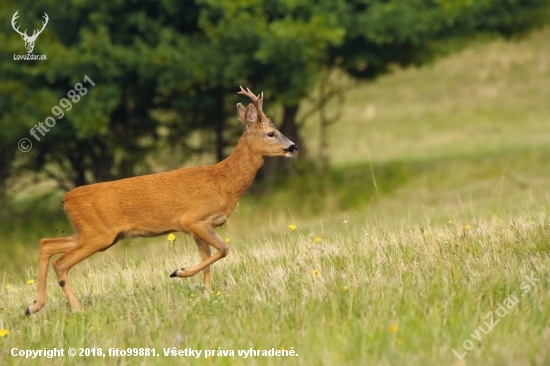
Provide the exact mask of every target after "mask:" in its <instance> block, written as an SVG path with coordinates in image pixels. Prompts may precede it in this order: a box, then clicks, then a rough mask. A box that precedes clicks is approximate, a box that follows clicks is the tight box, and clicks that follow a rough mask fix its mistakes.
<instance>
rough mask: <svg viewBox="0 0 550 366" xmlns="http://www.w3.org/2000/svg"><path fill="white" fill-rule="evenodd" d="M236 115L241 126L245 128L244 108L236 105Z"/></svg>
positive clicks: (238, 104)
mask: <svg viewBox="0 0 550 366" xmlns="http://www.w3.org/2000/svg"><path fill="white" fill-rule="evenodd" d="M237 114H238V115H239V119H240V120H241V122H242V123H243V125H245V126H246V108H245V107H244V106H243V105H242V104H241V103H237Z"/></svg>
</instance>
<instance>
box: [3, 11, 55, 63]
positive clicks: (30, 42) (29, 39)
mask: <svg viewBox="0 0 550 366" xmlns="http://www.w3.org/2000/svg"><path fill="white" fill-rule="evenodd" d="M18 12H19V10H17V11H16V12H15V14H13V17H12V18H11V26H12V27H13V30H15V31H16V32H17V33H19V34H20V35H21V38H23V41H25V48H26V49H27V53H31V52H32V50H33V49H34V42H36V38H38V35H39V34H40V33H42V31H43V30H44V28H46V24H48V19H49V18H48V14H46V13H44V20H45V22H42V29H40V30H38V29H35V30H34V32H33V33H32V36H28V35H27V30H26V29H25V31H24V32H20V31H19V27H17V28H15V20H16V19H17V18H18V17H19V15H17V13H18Z"/></svg>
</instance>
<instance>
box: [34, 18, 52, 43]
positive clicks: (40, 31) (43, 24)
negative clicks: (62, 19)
mask: <svg viewBox="0 0 550 366" xmlns="http://www.w3.org/2000/svg"><path fill="white" fill-rule="evenodd" d="M43 18H44V19H45V20H46V22H45V23H44V22H42V29H40V30H39V31H38V33H36V31H37V30H36V29H35V30H34V32H33V33H32V36H31V38H32V37H38V35H39V34H40V33H42V31H43V30H44V28H46V24H48V20H49V19H50V18H48V14H46V13H44V16H43ZM35 33H36V36H35V35H34V34H35Z"/></svg>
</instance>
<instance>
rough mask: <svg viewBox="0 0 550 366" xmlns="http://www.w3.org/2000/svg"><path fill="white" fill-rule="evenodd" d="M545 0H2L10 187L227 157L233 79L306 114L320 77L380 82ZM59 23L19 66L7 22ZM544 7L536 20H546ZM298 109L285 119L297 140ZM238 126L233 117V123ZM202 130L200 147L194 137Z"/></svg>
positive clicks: (518, 19)
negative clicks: (78, 89) (162, 152)
mask: <svg viewBox="0 0 550 366" xmlns="http://www.w3.org/2000/svg"><path fill="white" fill-rule="evenodd" d="M544 4H545V2H544V1H543V0H523V1H518V0H491V1H475V2H473V1H459V2H450V1H443V0H441V1H435V2H434V1H429V0H416V1H397V0H395V1H374V0H364V1H343V0H340V1H329V0H326V1H310V0H303V1H286V0H279V1H252V0H250V1H244V0H243V1H233V0H198V1H196V2H194V1H183V2H181V1H170V0H165V1H161V2H148V3H139V4H138V3H134V2H128V1H116V2H101V3H85V2H81V1H77V0H74V1H72V2H71V5H70V6H68V7H65V8H59V7H55V8H52V7H51V3H50V2H48V1H45V0H40V1H28V0H27V1H22V2H19V3H18V4H17V6H16V5H15V4H14V3H12V2H11V1H7V0H5V1H4V2H3V6H2V8H1V10H0V22H1V24H2V26H1V27H0V42H1V43H2V44H3V45H4V47H3V49H2V51H1V52H2V54H3V55H4V56H5V57H2V58H1V61H0V77H1V78H2V85H1V86H0V95H1V96H2V97H1V98H0V128H1V129H2V131H3V132H2V134H1V136H0V154H1V156H0V157H1V158H2V161H3V165H2V168H1V169H0V181H1V182H4V181H5V179H6V178H7V177H8V176H10V175H14V176H17V175H18V174H19V173H20V172H21V171H23V170H30V171H34V172H41V173H42V174H43V175H46V176H48V177H53V178H55V179H56V180H57V181H58V183H59V184H61V185H62V186H63V187H65V188H69V187H71V186H74V185H80V184H84V183H86V182H93V181H102V180H109V179H114V178H120V177H124V176H128V175H134V174H139V173H145V172H149V171H152V170H155V167H154V166H153V163H152V161H154V160H151V159H148V158H150V157H152V156H155V153H156V152H157V151H159V149H174V150H173V151H175V148H176V147H177V148H178V152H179V153H180V154H183V155H182V156H181V157H179V159H180V160H183V159H185V158H187V157H189V156H191V155H192V154H193V153H195V152H204V151H212V152H215V155H216V157H217V158H218V159H221V158H223V157H224V156H225V154H226V153H227V152H226V146H228V145H232V144H233V143H234V141H235V138H236V137H237V136H238V134H239V131H241V128H242V127H240V126H239V125H238V123H237V122H235V112H234V105H235V103H236V101H237V100H238V99H237V96H236V95H235V92H236V91H237V88H236V87H237V85H245V86H249V87H251V88H252V89H253V90H254V91H256V92H258V91H260V90H264V91H265V92H266V96H267V98H268V103H266V104H267V105H268V106H271V107H268V108H271V109H273V106H274V104H273V102H278V103H279V104H281V105H283V106H285V108H286V107H292V106H297V105H298V104H299V103H300V102H301V101H302V100H303V99H304V98H306V97H307V96H308V95H309V94H310V93H311V91H312V89H313V87H314V86H315V84H316V82H317V81H318V79H319V77H320V75H321V73H322V72H323V69H324V68H325V67H327V66H329V67H333V66H337V67H341V68H342V69H343V70H345V71H347V72H348V73H350V74H351V75H353V76H355V77H359V78H373V77H376V76H378V75H381V74H383V73H385V72H387V71H388V70H389V67H390V66H391V65H393V64H396V63H397V64H401V65H406V64H410V63H415V64H419V63H423V62H426V61H428V60H430V59H431V58H433V57H434V56H435V55H437V54H439V53H440V52H442V49H441V48H438V47H435V46H434V45H436V44H437V42H440V41H444V40H449V39H453V38H456V37H465V36H469V35H472V34H475V33H478V32H497V33H500V34H504V35H511V34H516V33H521V32H524V31H525V30H527V29H530V28H531V27H532V26H534V25H535V24H536V23H537V22H538V21H540V19H538V18H537V17H536V16H534V15H533V14H535V13H537V11H538V10H541V9H542V6H544ZM16 10H19V13H20V15H21V17H20V19H19V20H18V21H19V22H20V23H19V24H21V25H22V26H23V27H24V28H28V29H32V28H33V27H35V26H36V25H37V24H39V23H38V22H39V19H41V18H40V17H41V16H42V14H43V13H44V12H46V13H48V14H49V16H50V22H49V24H48V26H47V27H46V29H45V31H44V32H43V34H41V35H40V37H39V39H38V41H37V43H36V50H35V52H36V53H46V54H47V56H48V60H47V61H40V62H37V61H34V62H22V61H14V60H12V59H11V55H12V54H21V53H22V52H23V46H22V41H21V39H20V37H19V36H18V35H17V34H16V33H15V32H13V30H12V29H11V27H10V19H11V17H12V15H13V14H14V12H15V11H16ZM539 13H540V12H539ZM84 75H88V77H90V78H91V79H92V80H94V82H95V83H96V86H95V87H92V88H89V92H88V94H87V95H85V96H83V97H82V98H81V101H80V102H79V103H78V104H76V105H75V106H74V108H73V109H72V110H70V111H67V113H66V115H65V117H64V118H63V119H61V120H58V121H57V125H56V126H55V127H54V128H52V130H51V131H50V132H48V134H47V136H45V137H44V138H43V139H42V140H41V141H39V142H38V141H33V142H34V147H33V149H32V150H31V151H30V152H28V153H26V154H23V153H20V152H19V151H17V150H15V149H16V145H17V141H18V140H19V139H20V138H22V137H29V134H28V131H29V130H30V129H31V128H32V127H33V126H34V125H35V124H36V123H37V122H38V121H44V119H45V118H46V117H48V116H50V115H51V108H52V107H53V106H55V105H58V103H59V100H60V98H62V97H65V95H66V94H67V92H68V91H69V90H70V89H72V88H73V87H74V85H75V84H76V83H77V82H82V79H83V77H84ZM295 110H296V109H292V108H290V109H285V113H286V112H287V111H288V112H289V113H290V115H289V116H287V115H284V116H283V119H284V120H285V121H286V123H287V124H288V125H290V126H291V127H289V128H287V130H288V131H290V132H289V133H291V134H293V135H296V136H289V137H290V138H291V139H296V140H300V137H299V130H298V128H297V127H295V126H294V127H292V125H296V124H297V121H296V120H295V114H296V113H295ZM230 121H231V122H230ZM196 131H206V132H207V134H213V135H214V138H213V141H212V139H206V140H205V142H204V144H205V146H201V148H200V149H199V150H198V151H197V150H196V149H195V147H193V144H191V143H190V138H191V136H192V134H193V132H196Z"/></svg>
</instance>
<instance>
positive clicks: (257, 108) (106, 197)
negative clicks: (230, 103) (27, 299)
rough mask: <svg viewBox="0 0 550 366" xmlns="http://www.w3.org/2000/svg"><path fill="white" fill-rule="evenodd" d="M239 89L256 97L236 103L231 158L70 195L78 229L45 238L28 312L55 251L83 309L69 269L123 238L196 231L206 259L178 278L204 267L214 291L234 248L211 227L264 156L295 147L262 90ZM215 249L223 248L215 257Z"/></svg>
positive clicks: (42, 291) (58, 267)
mask: <svg viewBox="0 0 550 366" xmlns="http://www.w3.org/2000/svg"><path fill="white" fill-rule="evenodd" d="M240 94H244V95H246V96H248V97H249V98H250V99H252V101H253V104H250V105H249V106H248V107H247V108H244V106H242V105H241V104H240V103H239V104H237V112H238V115H239V119H240V120H241V121H242V122H243V124H244V125H245V126H246V128H245V131H244V132H243V134H242V136H241V138H240V139H239V142H238V144H237V146H236V147H235V150H234V151H233V153H232V154H231V155H230V156H229V157H228V158H227V159H225V160H223V161H221V162H219V163H218V164H215V165H209V166H201V167H188V168H181V169H177V170H173V171H168V172H163V173H158V174H151V175H144V176H139V177H133V178H127V179H121V180H117V181H113V182H104V183H97V184H91V185H88V186H81V187H77V188H75V189H73V190H71V191H69V192H67V193H66V194H65V197H64V200H63V202H64V208H65V211H66V213H67V216H68V217H69V219H70V221H71V223H72V225H73V227H74V229H75V231H76V234H75V235H74V236H71V237H66V238H52V239H46V238H45V239H42V240H40V254H39V264H38V297H37V300H36V301H35V302H34V303H33V304H31V305H30V306H29V307H28V308H27V311H26V313H27V314H32V313H35V312H37V311H38V310H40V309H41V308H42V307H43V306H44V305H45V302H46V275H47V272H48V265H49V261H50V258H51V256H52V255H54V254H58V253H64V254H63V255H62V256H60V257H59V258H58V259H57V260H55V261H54V263H53V267H54V270H55V273H56V275H57V280H58V283H59V284H60V285H61V284H62V285H61V287H62V290H63V292H64V293H65V295H66V297H67V300H68V301H69V303H70V305H71V307H72V309H73V310H79V309H80V304H79V302H78V300H77V298H76V296H75V295H74V293H73V291H72V288H71V285H70V281H69V279H68V271H69V270H70V269H71V268H72V267H73V266H74V265H76V264H77V263H79V262H80V261H82V260H84V259H86V258H87V257H89V256H91V255H92V254H94V253H96V252H98V251H103V250H106V249H108V248H109V247H110V246H112V245H114V244H115V243H116V242H117V241H119V240H121V239H123V238H129V237H151V236H159V235H164V234H167V233H170V232H173V231H180V232H184V233H189V234H191V235H193V237H194V238H195V242H196V243H197V247H198V249H199V252H200V254H201V258H202V262H201V263H200V264H198V265H195V266H193V267H190V268H182V269H181V270H176V271H174V273H173V274H172V277H190V276H193V275H195V274H196V273H197V272H199V271H201V270H202V271H203V272H204V284H205V294H206V295H208V294H209V293H210V292H211V291H212V285H211V279H210V267H209V266H210V265H211V264H212V263H214V262H215V261H217V260H219V259H220V258H223V257H225V256H226V255H227V253H228V252H229V248H228V246H227V244H226V243H225V241H224V240H223V239H222V238H221V237H220V236H219V235H218V234H216V232H215V231H214V230H213V228H215V227H218V226H221V225H223V224H224V223H225V221H226V220H227V218H229V216H230V215H231V213H232V212H233V210H234V208H235V206H236V205H237V202H238V201H239V199H240V197H241V196H242V195H243V193H244V192H245V191H246V189H247V188H248V186H249V185H250V183H252V180H253V179H254V176H255V174H256V172H257V171H258V169H260V167H261V166H262V164H263V162H264V156H287V157H288V156H291V155H292V154H293V153H294V152H295V151H296V149H297V147H296V146H295V145H294V144H293V143H292V142H291V141H290V140H288V139H287V138H286V137H284V136H283V135H282V134H281V133H280V132H279V131H277V130H276V128H275V126H274V125H273V123H271V121H270V120H269V118H267V117H266V116H265V114H264V113H263V111H262V103H263V95H262V96H258V97H256V96H255V95H254V94H252V93H251V92H250V91H248V92H245V91H244V90H243V89H242V88H241V92H240ZM268 134H274V136H268ZM289 148H290V150H289ZM210 246H212V247H214V248H216V249H217V250H218V252H217V253H216V254H214V255H213V256H211V253H210Z"/></svg>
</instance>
